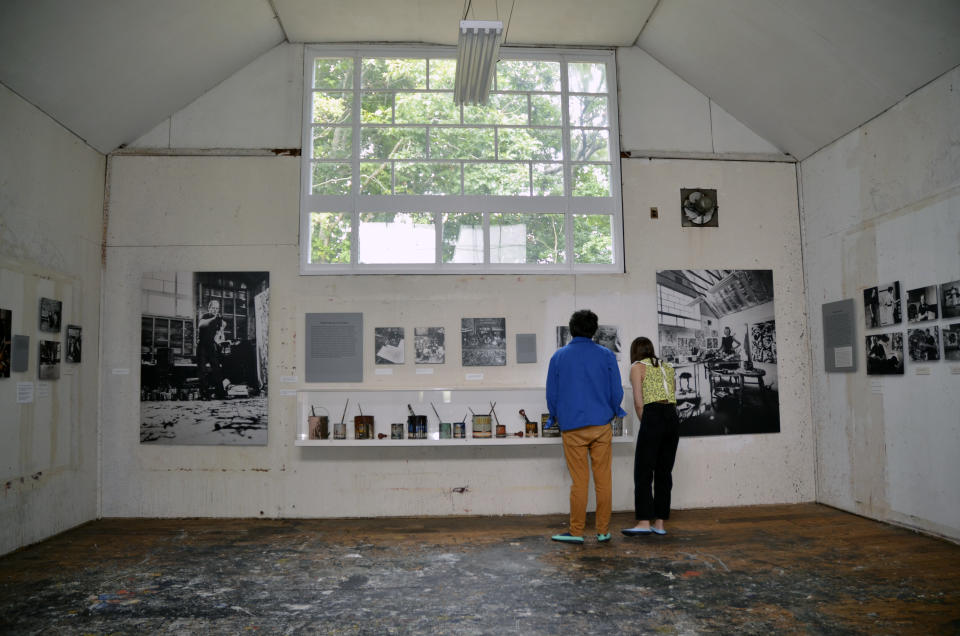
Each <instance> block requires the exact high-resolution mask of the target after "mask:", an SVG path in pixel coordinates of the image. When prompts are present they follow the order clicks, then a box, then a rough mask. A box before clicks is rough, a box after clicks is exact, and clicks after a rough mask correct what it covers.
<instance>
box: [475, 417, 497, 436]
mask: <svg viewBox="0 0 960 636" xmlns="http://www.w3.org/2000/svg"><path fill="white" fill-rule="evenodd" d="M490 420H491V418H490V416H489V415H474V416H473V436H474V437H475V438H480V439H488V438H490V437H493V431H492V429H491V428H490V424H491V422H490Z"/></svg>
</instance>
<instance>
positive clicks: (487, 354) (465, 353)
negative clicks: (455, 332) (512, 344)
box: [460, 318, 507, 367]
mask: <svg viewBox="0 0 960 636" xmlns="http://www.w3.org/2000/svg"><path fill="white" fill-rule="evenodd" d="M460 343H461V349H462V364H463V366H465V367H502V366H505V365H506V364H507V319H506V318H461V319H460Z"/></svg>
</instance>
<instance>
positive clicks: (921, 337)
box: [907, 327, 940, 362]
mask: <svg viewBox="0 0 960 636" xmlns="http://www.w3.org/2000/svg"><path fill="white" fill-rule="evenodd" d="M907 352H908V354H909V355H910V361H911V362H933V361H936V360H939V359H940V329H939V328H937V327H919V328H917V329H907Z"/></svg>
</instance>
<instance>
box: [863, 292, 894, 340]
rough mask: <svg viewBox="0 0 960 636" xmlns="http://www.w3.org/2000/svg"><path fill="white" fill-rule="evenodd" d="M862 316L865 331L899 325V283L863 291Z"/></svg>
mask: <svg viewBox="0 0 960 636" xmlns="http://www.w3.org/2000/svg"><path fill="white" fill-rule="evenodd" d="M863 314H864V320H865V322H866V327H867V329H877V328H879V327H889V326H890V325H899V324H900V323H901V322H902V321H903V319H902V317H901V315H900V282H899V281H894V282H892V283H885V284H883V285H877V286H876V287H868V288H867V289H864V290H863Z"/></svg>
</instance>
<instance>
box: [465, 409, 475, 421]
mask: <svg viewBox="0 0 960 636" xmlns="http://www.w3.org/2000/svg"><path fill="white" fill-rule="evenodd" d="M467 410H468V411H470V415H472V416H474V417H476V416H477V414H476V413H474V412H473V409H472V408H470V407H469V406H468V407H467ZM463 419H464V421H466V419H467V416H466V415H464V416H463Z"/></svg>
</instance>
